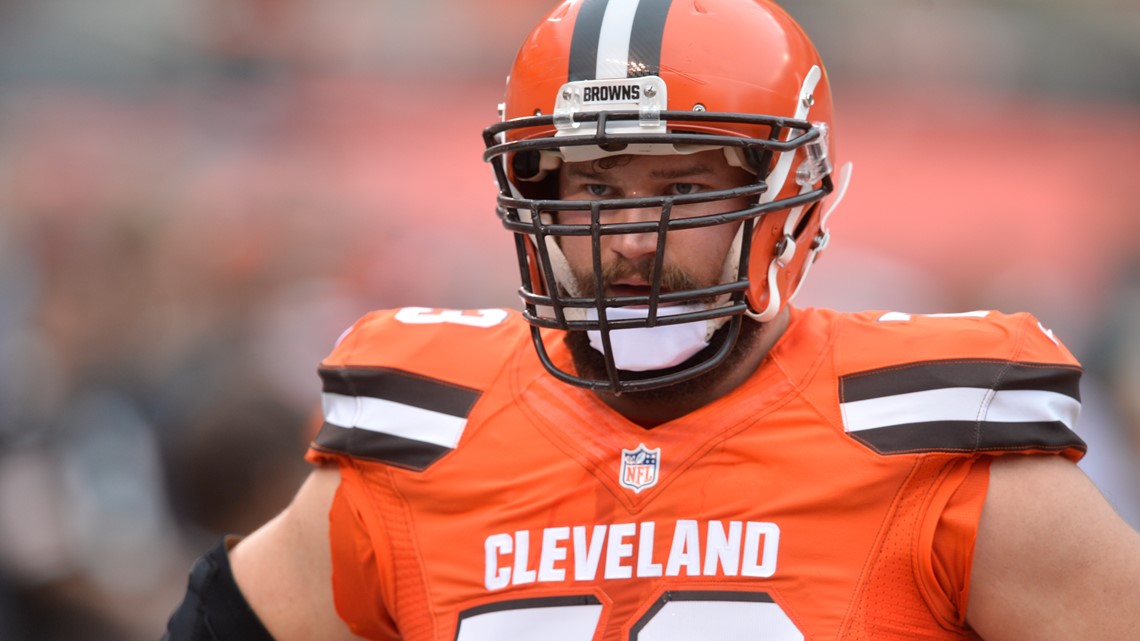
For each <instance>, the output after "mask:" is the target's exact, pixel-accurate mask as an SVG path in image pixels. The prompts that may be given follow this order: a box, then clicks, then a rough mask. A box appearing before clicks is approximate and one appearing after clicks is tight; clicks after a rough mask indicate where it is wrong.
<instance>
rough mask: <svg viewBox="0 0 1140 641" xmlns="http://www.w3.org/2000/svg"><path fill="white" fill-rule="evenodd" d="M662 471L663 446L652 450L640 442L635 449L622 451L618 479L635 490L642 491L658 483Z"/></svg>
mask: <svg viewBox="0 0 1140 641" xmlns="http://www.w3.org/2000/svg"><path fill="white" fill-rule="evenodd" d="M660 471H661V448H657V449H655V450H651V449H649V448H647V447H645V443H640V444H638V446H637V449H635V450H627V449H623V450H622V451H621V475H620V477H619V478H618V480H619V481H620V482H621V484H622V485H623V486H625V487H628V488H629V489H631V490H633V491H634V492H637V493H640V492H641V491H642V490H644V489H646V488H650V487H653V486H654V485H657V478H658V476H659V472H660Z"/></svg>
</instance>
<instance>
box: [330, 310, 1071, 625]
mask: <svg viewBox="0 0 1140 641" xmlns="http://www.w3.org/2000/svg"><path fill="white" fill-rule="evenodd" d="M556 339H557V337H556V336H549V337H548V340H547V344H548V345H552V344H556V345H558V347H556V348H552V351H551V356H552V358H553V359H555V360H556V361H559V362H562V363H568V362H569V355H568V354H567V353H566V351H565V348H564V347H562V343H561V341H558V340H556ZM321 376H322V380H323V383H324V395H323V400H324V410H325V424H324V426H323V427H322V428H321V431H320V433H319V434H318V436H317V437H316V439H315V440H314V442H313V445H312V448H311V449H310V452H309V454H308V457H309V459H310V460H311V461H313V462H314V463H335V464H336V465H338V466H339V469H340V472H341V477H342V483H341V486H340V489H339V490H338V492H337V495H336V498H335V499H334V502H333V508H332V513H331V515H330V523H331V527H330V536H331V544H332V551H333V578H332V580H333V587H334V594H335V599H336V604H337V609H338V612H339V613H340V614H341V616H342V617H343V618H344V619H345V620H346V621H347V622H348V623H349V625H350V626H351V627H352V629H353V630H354V631H355V632H356V633H357V634H359V635H361V636H363V637H366V638H371V639H406V640H408V641H427V640H434V641H488V640H492V639H494V640H504V639H523V638H541V639H544V640H546V639H554V640H556V641H590V640H595V641H618V640H622V641H625V640H631V641H633V640H640V641H656V640H663V641H696V640H703V639H727V638H732V639H742V640H747V639H765V640H769V641H787V640H793V639H810V640H822V639H867V640H872V639H874V640H877V641H892V640H900V641H901V640H903V639H906V640H908V641H909V640H914V639H969V638H974V637H973V635H972V633H971V632H970V631H969V630H968V629H967V628H966V626H965V613H964V610H965V606H966V598H967V596H968V588H969V570H970V565H971V558H972V550H973V540H974V535H975V532H976V528H977V521H978V518H979V515H980V513H981V508H982V503H983V501H984V499H985V491H986V485H987V480H988V461H989V460H990V458H991V457H992V456H995V455H1001V454H1006V453H1011V452H1017V453H1060V454H1062V455H1065V456H1067V457H1069V458H1070V459H1073V460H1077V459H1078V458H1080V456H1081V453H1082V452H1083V451H1084V444H1083V443H1082V442H1081V440H1080V439H1079V438H1078V437H1077V436H1076V435H1075V434H1074V433H1073V431H1072V427H1073V425H1074V423H1075V421H1076V417H1077V414H1078V413H1079V409H1080V403H1079V393H1078V381H1079V376H1080V368H1079V366H1078V365H1077V363H1076V361H1075V360H1074V359H1073V357H1072V355H1071V354H1070V353H1069V352H1068V351H1067V350H1066V349H1065V348H1064V347H1063V346H1062V345H1061V344H1060V343H1058V342H1057V341H1056V340H1055V339H1054V337H1053V336H1052V334H1051V333H1050V332H1048V331H1047V330H1045V329H1044V328H1042V327H1041V326H1040V324H1039V323H1038V322H1037V321H1036V320H1035V319H1034V318H1032V317H1031V316H1028V315H1024V314H1022V315H1010V316H1007V315H1002V314H999V313H996V312H986V313H975V314H968V315H948V316H917V315H915V316H910V315H906V314H898V313H884V312H867V313H862V314H841V313H837V312H830V311H824V310H798V309H793V310H792V318H791V323H790V325H789V328H788V330H787V332H786V333H785V335H784V336H783V337H782V338H781V339H780V341H779V342H778V343H777V344H776V346H775V347H774V349H773V350H772V352H771V353H770V354H769V356H768V357H767V358H766V359H765V361H764V363H763V364H762V365H761V367H760V368H759V369H758V370H757V371H756V372H755V374H754V375H753V376H752V377H751V378H750V379H749V380H748V381H747V382H745V383H744V384H743V385H741V386H740V387H739V388H738V389H736V390H734V391H733V392H732V393H730V394H728V395H727V396H725V397H723V398H721V399H719V400H717V401H715V402H713V403H711V404H709V405H707V406H705V407H702V408H701V409H699V410H697V411H695V412H693V413H691V414H689V415H686V416H684V417H681V418H679V419H677V420H674V421H672V422H669V423H666V424H664V425H661V426H658V427H656V428H654V429H651V430H648V429H644V428H642V427H639V426H637V425H635V424H632V423H630V422H628V421H626V420H625V419H624V418H623V417H621V416H620V415H618V414H617V413H615V412H614V411H612V410H611V409H610V408H609V407H608V406H606V405H605V404H603V403H602V402H601V401H599V400H598V399H597V397H595V396H594V395H593V394H592V393H591V392H589V391H586V390H583V389H579V388H576V387H572V386H568V385H565V384H563V383H560V382H558V381H556V380H555V379H553V377H551V376H550V375H548V374H547V373H546V371H545V369H544V368H543V367H542V366H541V364H540V363H539V361H538V358H537V356H536V355H535V353H534V348H533V346H532V339H531V335H530V327H529V326H528V325H527V324H526V323H525V321H523V320H522V318H521V317H520V316H519V315H518V314H516V313H514V312H506V311H503V310H479V311H473V312H459V311H453V310H429V309H422V308H406V309H402V310H393V311H388V312H377V313H374V314H372V315H369V316H367V317H365V318H364V319H362V320H361V321H360V322H359V323H357V325H356V326H355V327H354V328H353V329H352V331H350V332H349V333H348V334H347V335H346V336H345V337H344V338H343V339H342V341H341V342H340V343H339V344H338V346H337V348H336V349H335V351H334V352H333V353H332V355H331V356H330V357H329V358H328V359H327V360H326V361H325V362H324V363H323V364H322V367H321Z"/></svg>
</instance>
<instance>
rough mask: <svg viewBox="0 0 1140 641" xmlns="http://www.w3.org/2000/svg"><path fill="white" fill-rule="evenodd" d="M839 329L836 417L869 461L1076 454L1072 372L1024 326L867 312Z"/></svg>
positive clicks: (1049, 343) (1036, 328)
mask: <svg viewBox="0 0 1140 641" xmlns="http://www.w3.org/2000/svg"><path fill="white" fill-rule="evenodd" d="M848 325H849V326H848V327H847V328H845V330H844V336H843V340H842V342H841V343H840V344H839V345H838V346H837V348H836V361H837V368H838V374H839V390H838V392H839V409H840V416H841V420H842V424H843V428H844V430H845V431H846V432H847V434H848V435H849V436H851V437H852V438H853V439H855V440H856V441H858V442H859V443H861V444H863V445H865V446H866V447H868V448H870V449H872V450H874V451H875V452H878V453H880V454H884V455H892V454H907V453H921V452H959V453H982V452H985V453H993V454H999V453H1014V452H1016V453H1060V454H1063V455H1064V456H1066V457H1068V458H1070V459H1072V460H1074V461H1075V460H1078V459H1079V458H1080V457H1081V456H1082V455H1083V454H1084V452H1085V449H1086V447H1085V444H1084V442H1083V441H1082V440H1081V439H1080V437H1078V436H1077V434H1076V432H1075V429H1076V424H1077V418H1078V416H1079V415H1080V407H1081V404H1080V377H1081V367H1080V365H1079V364H1078V363H1077V361H1076V359H1075V358H1073V356H1072V354H1071V353H1069V351H1068V350H1067V349H1066V348H1065V347H1064V345H1062V344H1061V342H1060V341H1059V340H1057V338H1056V337H1055V336H1054V335H1053V334H1052V332H1050V331H1049V330H1047V329H1045V328H1044V327H1043V326H1042V325H1041V323H1040V322H1038V321H1037V319H1036V318H1034V317H1033V316H1031V315H1029V314H1014V315H1005V314H999V313H997V312H975V313H972V314H965V315H946V316H917V315H915V316H911V315H908V314H896V313H893V312H888V313H881V312H876V313H868V314H863V315H857V316H854V317H853V318H852V319H851V321H850V322H849V324H848Z"/></svg>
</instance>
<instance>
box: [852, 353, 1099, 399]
mask: <svg viewBox="0 0 1140 641" xmlns="http://www.w3.org/2000/svg"><path fill="white" fill-rule="evenodd" d="M1080 377H1081V370H1080V368H1078V367H1073V366H1068V365H1053V364H1037V363H1020V362H1014V361H1006V360H977V359H962V360H944V361H924V362H918V363H909V364H904V365H896V366H892V367H889V368H883V369H878V370H870V371H866V372H858V373H855V374H847V375H845V376H841V377H840V378H839V395H840V396H839V398H840V401H841V402H844V403H850V402H854V401H862V400H867V399H872V398H881V397H884V396H894V395H897V394H908V393H912V392H924V391H928V390H934V389H943V388H951V387H971V388H979V389H992V390H1040V391H1046V392H1056V393H1058V394H1064V395H1065V396H1068V397H1070V398H1073V399H1076V400H1078V401H1079V400H1080V398H1081V394H1080Z"/></svg>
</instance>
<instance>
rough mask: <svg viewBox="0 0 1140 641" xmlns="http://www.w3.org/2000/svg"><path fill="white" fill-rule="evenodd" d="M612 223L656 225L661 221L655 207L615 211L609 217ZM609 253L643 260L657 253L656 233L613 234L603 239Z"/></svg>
mask: <svg viewBox="0 0 1140 641" xmlns="http://www.w3.org/2000/svg"><path fill="white" fill-rule="evenodd" d="M609 218H610V220H611V221H612V222H614V223H656V222H658V221H660V220H661V210H660V209H658V208H656V207H639V208H630V209H619V210H615V211H614V212H613V214H612V215H611V216H610V217H609ZM604 239H605V240H607V241H608V243H609V249H610V251H612V252H614V253H616V254H619V255H621V256H624V257H625V258H628V259H630V260H633V261H636V260H637V259H641V258H644V257H645V256H647V255H651V254H653V253H655V252H656V251H657V240H658V233H657V231H656V230H653V231H646V232H638V233H631V234H613V235H609V236H605V237H604Z"/></svg>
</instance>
